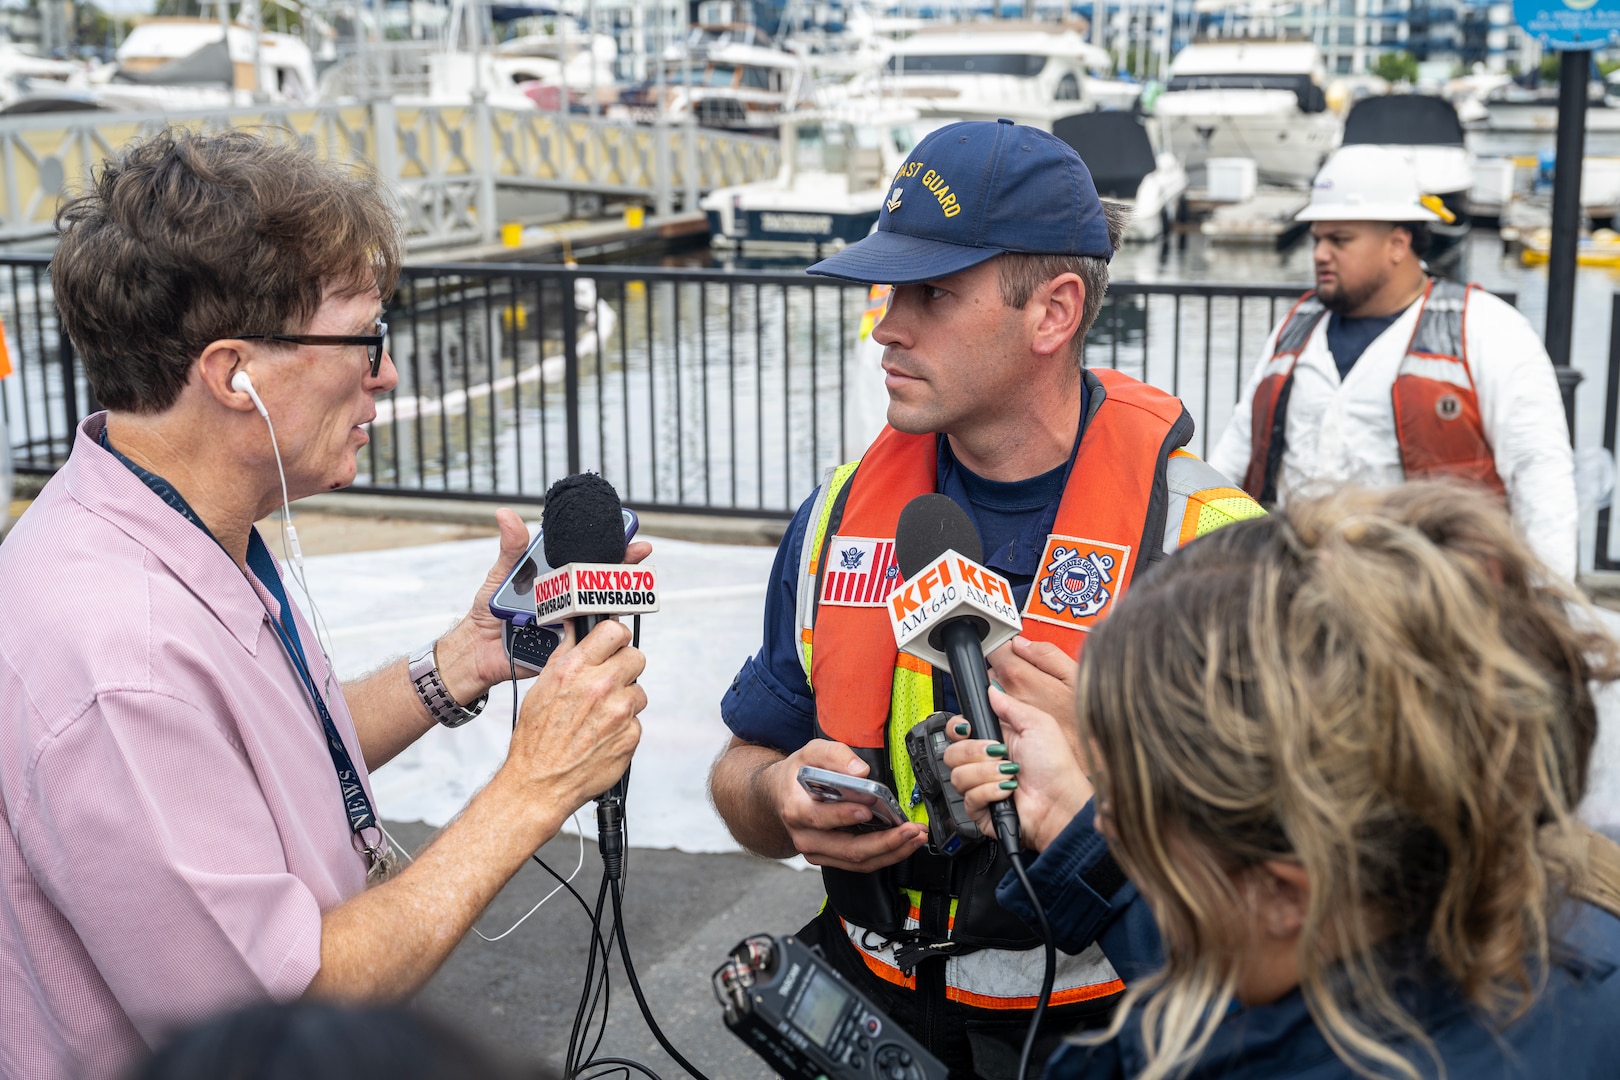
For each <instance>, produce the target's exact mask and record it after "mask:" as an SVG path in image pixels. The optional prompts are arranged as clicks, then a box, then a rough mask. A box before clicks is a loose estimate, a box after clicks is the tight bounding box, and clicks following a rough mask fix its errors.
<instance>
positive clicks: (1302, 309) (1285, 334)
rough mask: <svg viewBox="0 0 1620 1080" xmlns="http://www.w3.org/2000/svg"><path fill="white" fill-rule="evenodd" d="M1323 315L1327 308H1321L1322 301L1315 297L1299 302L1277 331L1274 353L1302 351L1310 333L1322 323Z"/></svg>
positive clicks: (1309, 337)
mask: <svg viewBox="0 0 1620 1080" xmlns="http://www.w3.org/2000/svg"><path fill="white" fill-rule="evenodd" d="M1325 314H1327V308H1325V307H1323V306H1322V301H1320V300H1318V299H1316V298H1315V297H1311V298H1310V299H1308V300H1301V301H1300V302H1299V305H1298V306H1297V307H1295V308H1294V313H1293V314H1292V315H1290V316H1289V317H1288V321H1287V322H1285V323H1283V328H1282V329H1281V330H1279V331H1277V347H1276V351H1277V352H1279V353H1297V352H1299V351H1300V350H1301V349H1303V348H1304V347H1305V343H1306V342H1307V341H1309V340H1311V331H1313V330H1315V329H1316V324H1317V323H1319V322H1321V321H1322V316H1323V315H1325Z"/></svg>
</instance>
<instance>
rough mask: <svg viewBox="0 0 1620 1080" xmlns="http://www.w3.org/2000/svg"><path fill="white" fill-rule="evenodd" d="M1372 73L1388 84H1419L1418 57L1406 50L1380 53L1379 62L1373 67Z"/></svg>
mask: <svg viewBox="0 0 1620 1080" xmlns="http://www.w3.org/2000/svg"><path fill="white" fill-rule="evenodd" d="M1372 73H1373V74H1374V75H1376V76H1378V77H1379V78H1380V79H1383V80H1385V81H1387V82H1392V83H1400V82H1404V83H1413V82H1417V75H1418V62H1417V57H1415V56H1413V55H1412V54H1411V53H1409V52H1407V51H1406V50H1404V49H1402V50H1400V51H1393V50H1392V51H1390V52H1385V53H1379V54H1378V61H1377V62H1376V63H1374V64H1373V66H1372Z"/></svg>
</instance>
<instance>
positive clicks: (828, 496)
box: [798, 461, 860, 682]
mask: <svg viewBox="0 0 1620 1080" xmlns="http://www.w3.org/2000/svg"><path fill="white" fill-rule="evenodd" d="M858 465H860V462H858V461H850V462H846V463H845V464H843V465H840V466H838V467H837V468H836V469H829V470H828V471H827V476H826V479H824V480H823V481H822V483H821V488H820V489H819V491H818V492H817V494H816V499H817V501H816V503H815V504H814V506H813V507H812V508H811V517H812V518H814V519H815V524H814V526H813V531H812V530H810V529H807V530H805V538H804V547H803V550H801V551H800V552H799V595H798V608H799V647H800V650H799V651H800V661H801V662H802V663H803V664H804V678H805V681H806V682H809V681H810V639H811V635H812V633H813V632H814V630H815V621H816V599H817V597H816V595H815V593H816V572H817V570H818V564H819V561H820V559H821V546H822V542H823V541H824V540H825V539H826V536H827V526H828V524H830V523H831V521H832V511H833V506H834V505H836V504H837V502H838V493H839V492H840V491H842V490H843V489H844V485H845V484H847V483H849V478H850V477H851V476H853V475H855V468H856V466H858Z"/></svg>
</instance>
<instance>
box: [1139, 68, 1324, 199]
mask: <svg viewBox="0 0 1620 1080" xmlns="http://www.w3.org/2000/svg"><path fill="white" fill-rule="evenodd" d="M1324 78H1325V69H1324V67H1323V63H1322V51H1321V50H1320V49H1318V48H1317V47H1316V46H1315V45H1314V44H1312V43H1310V42H1274V41H1222V42H1207V43H1195V44H1192V45H1189V46H1187V47H1186V48H1185V49H1183V50H1181V52H1179V53H1177V54H1176V58H1175V60H1174V61H1172V62H1171V65H1170V81H1169V82H1168V83H1167V84H1166V85H1165V88H1164V92H1163V93H1161V94H1160V95H1159V97H1158V100H1157V101H1156V102H1155V103H1154V106H1153V108H1154V113H1155V114H1156V115H1157V116H1158V118H1159V121H1160V123H1161V124H1162V125H1163V128H1164V135H1165V138H1166V140H1167V141H1168V143H1169V148H1170V151H1171V152H1172V153H1174V154H1175V155H1176V156H1177V157H1178V158H1180V159H1181V161H1182V162H1183V163H1184V164H1185V165H1186V166H1187V168H1188V169H1189V170H1192V171H1194V172H1196V171H1198V170H1199V169H1201V168H1202V166H1203V164H1204V162H1206V161H1207V160H1209V159H1210V158H1252V159H1253V160H1254V162H1255V165H1256V167H1257V169H1258V171H1259V175H1260V180H1261V182H1263V183H1271V184H1283V185H1289V186H1300V187H1308V186H1309V185H1310V183H1311V180H1312V179H1313V178H1315V176H1316V172H1317V170H1318V169H1320V168H1321V166H1322V162H1323V161H1325V160H1326V159H1327V156H1328V155H1329V154H1331V153H1332V152H1333V150H1334V148H1336V147H1337V146H1338V145H1339V137H1340V134H1341V133H1342V131H1343V124H1342V123H1341V122H1340V120H1339V118H1338V116H1336V115H1335V114H1334V113H1332V112H1330V111H1328V107H1327V95H1326V93H1325V92H1324V90H1323V89H1322V84H1323V81H1324Z"/></svg>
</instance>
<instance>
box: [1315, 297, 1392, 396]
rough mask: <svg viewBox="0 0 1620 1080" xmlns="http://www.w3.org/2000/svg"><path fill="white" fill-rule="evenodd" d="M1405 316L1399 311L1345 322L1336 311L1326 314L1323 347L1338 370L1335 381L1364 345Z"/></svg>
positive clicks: (1352, 365) (1362, 351) (1358, 356)
mask: <svg viewBox="0 0 1620 1080" xmlns="http://www.w3.org/2000/svg"><path fill="white" fill-rule="evenodd" d="M1405 314H1406V311H1405V309H1404V308H1403V309H1402V310H1400V311H1397V312H1396V313H1395V314H1393V315H1373V316H1370V317H1368V318H1365V319H1347V318H1345V317H1344V316H1343V315H1340V314H1339V313H1338V312H1337V311H1335V312H1334V313H1333V314H1331V315H1329V316H1328V324H1327V345H1328V351H1329V352H1331V353H1332V354H1333V366H1334V367H1336V368H1338V369H1339V378H1340V379H1343V378H1345V377H1346V376H1347V375H1349V374H1350V369H1351V368H1353V367H1355V366H1356V361H1357V360H1359V359H1361V354H1362V353H1364V352H1366V351H1367V346H1369V345H1371V344H1372V343H1373V341H1374V340H1376V339H1377V337H1378V335H1379V334H1382V333H1383V332H1384V331H1385V330H1388V329H1389V328H1390V325H1391V324H1393V323H1394V322H1395V320H1396V319H1398V318H1400V317H1401V316H1402V315H1405Z"/></svg>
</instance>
